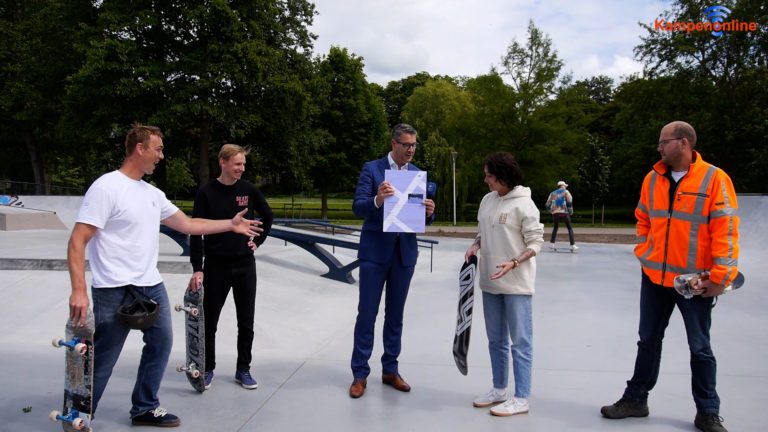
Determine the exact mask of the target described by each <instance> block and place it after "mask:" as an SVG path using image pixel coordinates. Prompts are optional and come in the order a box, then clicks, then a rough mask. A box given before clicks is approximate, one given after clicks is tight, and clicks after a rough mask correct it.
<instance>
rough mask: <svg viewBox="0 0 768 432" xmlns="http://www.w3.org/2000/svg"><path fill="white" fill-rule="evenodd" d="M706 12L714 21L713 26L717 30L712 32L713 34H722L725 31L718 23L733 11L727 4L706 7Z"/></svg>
mask: <svg viewBox="0 0 768 432" xmlns="http://www.w3.org/2000/svg"><path fill="white" fill-rule="evenodd" d="M704 13H705V14H707V18H708V19H709V22H711V23H712V26H713V28H714V29H716V30H717V31H713V32H712V36H715V37H720V36H722V35H723V31H722V30H721V29H720V25H718V23H719V24H722V22H723V20H724V19H725V18H728V14H730V13H731V10H730V9H728V8H727V7H725V6H720V5H718V6H710V7H708V8H706V9H704Z"/></svg>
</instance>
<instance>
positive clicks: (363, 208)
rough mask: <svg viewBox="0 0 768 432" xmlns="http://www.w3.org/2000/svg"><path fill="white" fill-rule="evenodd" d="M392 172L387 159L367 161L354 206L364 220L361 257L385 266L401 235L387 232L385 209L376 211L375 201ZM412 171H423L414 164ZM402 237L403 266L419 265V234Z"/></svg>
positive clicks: (361, 175) (410, 168)
mask: <svg viewBox="0 0 768 432" xmlns="http://www.w3.org/2000/svg"><path fill="white" fill-rule="evenodd" d="M388 169H390V168H389V159H387V157H386V156H385V157H383V158H381V159H376V160H373V161H368V162H366V163H365V165H363V170H362V172H361V173H360V179H359V180H358V181H357V188H356V189H355V200H354V202H353V203H352V211H353V212H354V213H355V215H356V216H358V217H362V218H364V221H363V229H362V232H361V234H360V248H359V249H358V251H357V257H358V258H360V259H364V260H368V261H373V262H377V263H381V264H383V263H387V262H389V261H390V260H392V254H393V252H394V250H395V244H397V236H398V233H388V232H383V226H384V206H383V205H382V206H381V207H379V208H376V205H375V204H374V202H373V200H374V198H376V192H377V191H378V189H379V185H380V184H381V182H383V181H384V171H385V170H388ZM408 170H409V171H421V170H420V169H419V168H417V167H416V166H415V165H414V164H412V163H409V164H408ZM434 216H435V215H434V214H433V215H432V217H430V218H428V219H427V221H426V222H427V223H428V224H429V223H431V222H432V220H433V219H434ZM425 217H426V215H425ZM399 236H400V256H401V257H402V265H404V266H414V265H416V258H417V257H418V245H417V243H416V234H413V233H399Z"/></svg>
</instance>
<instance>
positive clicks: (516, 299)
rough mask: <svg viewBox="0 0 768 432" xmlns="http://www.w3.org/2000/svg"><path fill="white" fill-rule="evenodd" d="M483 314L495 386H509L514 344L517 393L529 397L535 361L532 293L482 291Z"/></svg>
mask: <svg viewBox="0 0 768 432" xmlns="http://www.w3.org/2000/svg"><path fill="white" fill-rule="evenodd" d="M483 315H485V332H486V333H487V335H488V352H489V353H490V355H491V370H492V372H493V387H494V388H497V389H502V388H507V384H508V382H509V352H510V345H511V351H512V368H513V372H514V375H515V397H516V398H528V396H529V395H530V394H531V368H532V364H533V297H532V296H530V295H514V294H489V293H487V292H483ZM510 340H511V344H510Z"/></svg>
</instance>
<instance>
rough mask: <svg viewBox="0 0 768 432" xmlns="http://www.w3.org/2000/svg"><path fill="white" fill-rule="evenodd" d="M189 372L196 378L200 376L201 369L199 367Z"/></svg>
mask: <svg viewBox="0 0 768 432" xmlns="http://www.w3.org/2000/svg"><path fill="white" fill-rule="evenodd" d="M189 374H190V375H192V378H195V379H197V378H200V371H199V370H197V369H195V370H193V371H192V372H190V373H189Z"/></svg>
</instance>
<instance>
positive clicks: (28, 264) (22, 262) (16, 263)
mask: <svg viewBox="0 0 768 432" xmlns="http://www.w3.org/2000/svg"><path fill="white" fill-rule="evenodd" d="M90 269H91V266H90V264H89V263H88V261H86V262H85V270H86V271H89V270H90ZM157 269H158V270H159V271H160V273H170V274H192V265H191V264H190V263H189V262H185V261H159V262H158V263H157ZM0 270H51V271H68V270H69V268H68V267H67V260H65V259H30V258H0Z"/></svg>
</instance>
